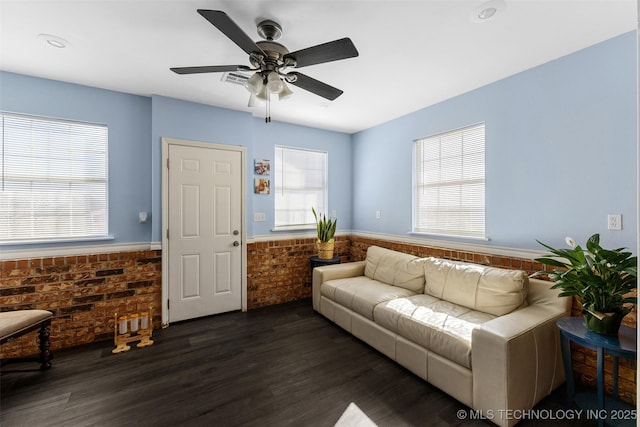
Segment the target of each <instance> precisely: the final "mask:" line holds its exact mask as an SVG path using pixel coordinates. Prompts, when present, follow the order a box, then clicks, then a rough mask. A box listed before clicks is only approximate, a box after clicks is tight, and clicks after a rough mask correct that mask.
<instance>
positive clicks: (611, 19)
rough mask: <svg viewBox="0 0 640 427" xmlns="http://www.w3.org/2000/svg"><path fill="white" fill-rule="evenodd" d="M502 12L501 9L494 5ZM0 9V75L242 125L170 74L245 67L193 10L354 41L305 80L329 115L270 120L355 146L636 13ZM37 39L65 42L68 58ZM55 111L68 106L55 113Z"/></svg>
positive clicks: (141, 0) (353, 7)
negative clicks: (328, 93)
mask: <svg viewBox="0 0 640 427" xmlns="http://www.w3.org/2000/svg"><path fill="white" fill-rule="evenodd" d="M495 1H502V0H493V2H495ZM483 3H486V1H485V0H474V1H472V0H464V1H463V0H445V1H442V0H441V1H435V0H413V1H397V0H394V1H383V0H341V1H330V0H292V1H269V0H259V1H245V0H227V1H224V0H222V1H220V0H209V1H205V0H200V1H197V0H189V1H185V0H182V1H177V0H160V1H158V0H156V1H147V0H137V1H132V0H129V1H124V0H122V1H120V0H82V1H80V0H75V1H60V0H42V1H32V0H16V1H10V0H0V55H1V56H0V69H2V70H5V71H10V72H15V73H21V74H26V75H31V76H37V77H44V78H50V79H55V80H62V81H66V82H73V83H79V84H84V85H89V86H95V87H100V88H105V89H111V90H116V91H121V92H126V93H132V94H138V95H143V96H150V95H152V94H156V95H163V96H167V97H172V98H177V99H183V100H188V101H193V102H199V103H203V104H208V105H215V106H219V107H224V108H230V109H233V110H239V111H251V112H252V113H253V114H254V115H256V116H257V117H264V114H265V112H264V107H258V108H254V109H250V108H248V107H247V101H248V92H247V91H246V89H245V88H243V87H242V86H239V85H233V84H230V83H225V82H222V81H221V76H222V75H221V74H198V75H177V74H174V73H173V72H171V71H169V67H182V66H195V65H228V64H241V65H249V62H248V57H247V55H246V54H245V53H244V52H243V51H242V50H241V49H240V48H239V47H237V46H236V45H235V44H234V43H233V42H231V41H230V40H229V39H227V38H226V37H225V36H224V35H223V34H222V33H221V32H220V31H218V30H217V29H216V28H215V27H213V26H212V25H211V24H210V23H209V22H207V21H206V20H205V19H204V18H202V17H201V16H200V15H199V14H198V13H196V9H199V8H202V9H217V10H223V11H225V12H226V13H227V14H228V15H229V16H230V17H231V18H232V19H233V20H234V21H235V22H236V23H237V24H238V25H239V26H240V27H241V28H242V29H243V30H244V31H245V32H246V33H247V34H248V35H249V36H250V37H251V38H253V39H254V40H259V39H260V38H259V36H258V35H257V33H256V24H257V22H259V21H261V20H262V19H264V18H269V19H273V20H275V21H277V22H279V23H280V24H281V26H282V28H283V36H282V38H281V39H280V40H279V42H281V43H282V44H284V45H285V46H286V47H287V48H288V49H289V50H290V51H296V50H299V49H302V48H305V47H309V46H314V45H317V44H320V43H324V42H327V41H331V40H335V39H339V38H342V37H345V36H346V37H350V38H351V40H352V41H353V43H354V44H355V46H356V48H357V49H358V51H359V52H360V56H359V57H357V58H352V59H346V60H342V61H337V62H333V63H328V64H319V65H314V66H309V67H305V68H303V69H301V72H303V73H304V74H307V75H309V76H311V77H314V78H316V79H318V80H322V81H324V82H326V83H328V84H330V85H332V86H335V87H338V88H340V89H342V90H344V94H343V95H342V96H341V97H339V98H338V99H337V100H335V101H333V102H331V101H327V100H325V99H323V98H320V97H318V96H315V95H312V94H310V93H308V92H306V91H304V90H302V89H299V88H296V87H292V90H293V91H294V92H295V93H294V96H293V97H291V98H290V99H288V100H286V101H283V102H273V103H272V106H271V117H272V118H273V120H278V121H283V122H288V123H296V124H302V125H308V126H313V127H318V128H323V129H331V130H337V131H342V132H347V133H353V132H357V131H360V130H363V129H366V128H369V127H372V126H374V125H377V124H380V123H383V122H386V121H388V120H391V119H394V118H396V117H399V116H402V115H405V114H407V113H410V112H413V111H416V110H419V109H421V108H424V107H426V106H429V105H433V104H435V103H437V102H440V101H443V100H445V99H448V98H451V97H453V96H456V95H458V94H461V93H464V92H467V91H469V90H472V89H474V88H477V87H480V86H483V85H486V84H488V83H491V82H494V81H496V80H499V79H502V78H504V77H507V76H509V75H513V74H515V73H518V72H520V71H523V70H526V69H528V68H531V67H534V66H536V65H539V64H542V63H545V62H548V61H550V60H553V59H555V58H558V57H561V56H564V55H566V54H568V53H571V52H575V51H577V50H580V49H582V48H584V47H587V46H590V45H593V44H595V43H598V42H601V41H603V40H606V39H609V38H611V37H614V36H617V35H619V34H622V33H625V32H628V31H631V30H633V29H635V28H636V23H637V5H636V0H573V1H570V0H505V2H504V4H506V7H505V8H504V9H502V10H500V11H499V13H498V14H496V15H495V16H494V18H492V19H490V20H487V21H484V22H476V21H478V20H477V19H474V17H475V15H476V13H477V10H478V8H479V7H480V5H482V4H483ZM39 34H52V35H55V36H58V37H61V38H63V39H65V40H67V41H68V42H69V46H68V47H67V48H64V49H59V48H54V47H51V46H49V45H47V44H46V42H45V41H44V40H42V38H39V37H38V35H39ZM61 102H64V100H61Z"/></svg>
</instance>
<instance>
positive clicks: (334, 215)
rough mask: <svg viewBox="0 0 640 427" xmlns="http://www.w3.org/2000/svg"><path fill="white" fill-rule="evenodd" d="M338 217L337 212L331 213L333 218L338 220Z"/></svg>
mask: <svg viewBox="0 0 640 427" xmlns="http://www.w3.org/2000/svg"><path fill="white" fill-rule="evenodd" d="M337 217H338V215H336V211H335V210H333V211H331V218H337Z"/></svg>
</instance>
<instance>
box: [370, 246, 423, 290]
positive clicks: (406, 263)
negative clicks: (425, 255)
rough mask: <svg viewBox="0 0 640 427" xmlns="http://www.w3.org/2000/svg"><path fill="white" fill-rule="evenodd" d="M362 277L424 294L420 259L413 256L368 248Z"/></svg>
mask: <svg viewBox="0 0 640 427" xmlns="http://www.w3.org/2000/svg"><path fill="white" fill-rule="evenodd" d="M364 275H365V276H367V277H368V278H370V279H373V280H377V281H379V282H382V283H386V284H387V285H393V286H399V287H401V288H405V289H409V290H411V291H413V292H417V293H423V292H424V267H423V265H422V259H420V258H418V257H415V256H413V255H409V254H404V253H402V252H396V251H392V250H389V249H384V248H381V247H378V246H369V248H368V249H367V259H366V264H365V267H364Z"/></svg>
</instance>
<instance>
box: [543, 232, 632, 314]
mask: <svg viewBox="0 0 640 427" xmlns="http://www.w3.org/2000/svg"><path fill="white" fill-rule="evenodd" d="M566 240H567V243H568V244H569V246H570V249H555V248H552V247H551V246H549V245H546V244H544V243H542V242H540V241H538V243H540V244H541V245H542V246H544V247H545V248H547V249H548V250H549V251H550V252H551V254H549V255H547V256H544V257H542V258H536V261H538V262H540V263H542V264H545V265H548V266H551V267H553V270H552V271H538V272H536V273H535V275H543V274H544V275H547V276H548V277H549V278H550V279H551V280H553V281H554V282H555V284H554V285H553V286H552V288H553V289H561V290H562V292H561V293H560V296H573V297H575V298H576V299H577V300H578V301H579V302H580V304H581V305H582V309H583V311H586V312H588V313H590V314H591V315H593V316H594V317H596V318H598V319H600V320H602V319H603V318H605V317H606V316H607V315H610V314H611V313H617V314H620V313H622V314H623V315H625V314H627V313H628V312H629V310H630V309H631V308H630V307H629V306H625V304H637V298H636V297H635V296H631V295H629V294H630V292H631V291H633V290H634V289H636V288H637V286H638V284H637V283H638V257H636V256H632V254H631V252H627V251H625V250H624V248H619V249H612V250H607V249H604V248H602V246H600V235H599V234H594V235H593V236H591V237H590V238H589V239H588V240H587V243H586V248H584V249H583V248H582V247H581V246H580V245H576V244H575V242H574V241H573V240H572V239H571V238H569V237H567V239H566Z"/></svg>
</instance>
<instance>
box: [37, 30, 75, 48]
mask: <svg viewBox="0 0 640 427" xmlns="http://www.w3.org/2000/svg"><path fill="white" fill-rule="evenodd" d="M38 38H39V39H41V40H44V41H45V42H46V43H47V44H48V45H49V46H52V47H55V48H58V49H64V48H65V47H67V46H69V45H70V43H69V42H68V41H67V40H65V39H63V38H62V37H58V36H54V35H52V34H38Z"/></svg>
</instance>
